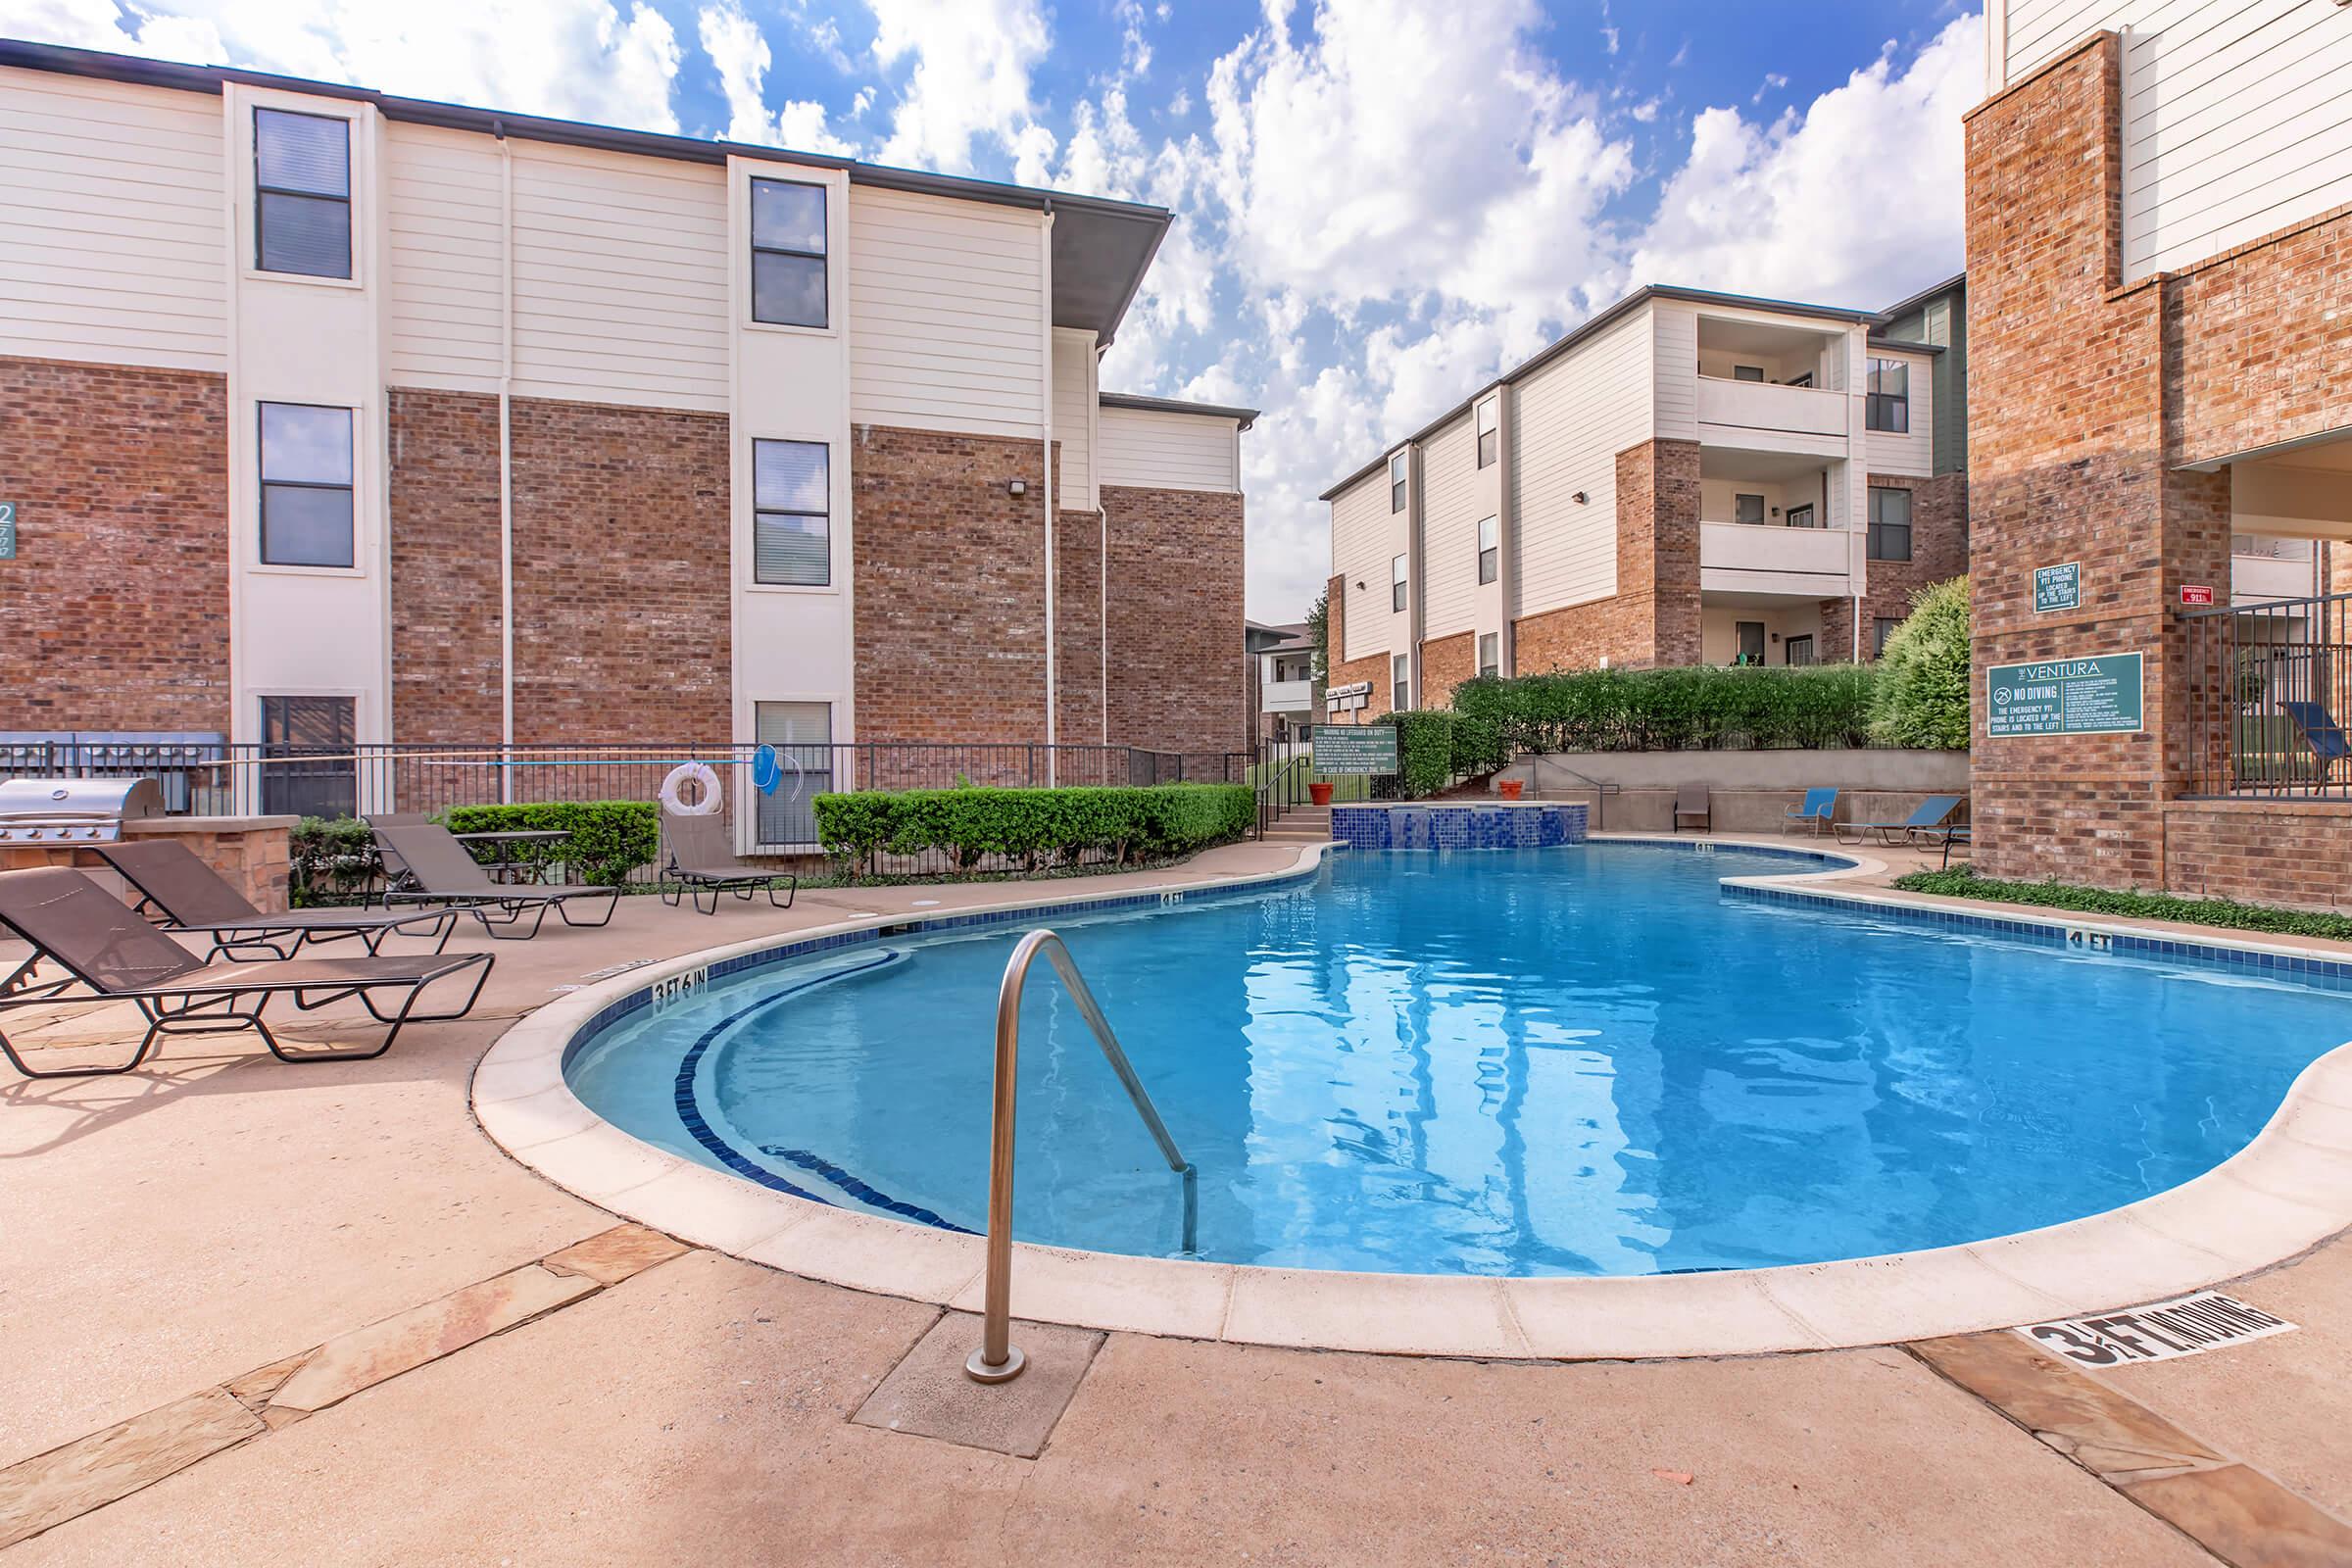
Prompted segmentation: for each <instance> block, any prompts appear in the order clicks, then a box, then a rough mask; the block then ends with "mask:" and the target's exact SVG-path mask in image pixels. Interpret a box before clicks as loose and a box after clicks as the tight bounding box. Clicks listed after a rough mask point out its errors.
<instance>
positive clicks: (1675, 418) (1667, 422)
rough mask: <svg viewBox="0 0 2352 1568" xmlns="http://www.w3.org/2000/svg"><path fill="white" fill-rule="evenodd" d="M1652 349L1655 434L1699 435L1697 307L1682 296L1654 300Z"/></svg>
mask: <svg viewBox="0 0 2352 1568" xmlns="http://www.w3.org/2000/svg"><path fill="white" fill-rule="evenodd" d="M1649 319H1650V343H1651V345H1652V347H1651V353H1652V355H1653V357H1654V359H1655V363H1656V377H1655V380H1656V386H1657V394H1656V395H1657V407H1658V434H1659V435H1661V436H1663V437H1666V438H1668V439H1670V440H1675V441H1695V440H1697V439H1698V311H1697V309H1696V308H1695V307H1693V306H1691V305H1689V304H1686V303H1684V302H1683V301H1681V300H1653V301H1651V302H1650V307H1649Z"/></svg>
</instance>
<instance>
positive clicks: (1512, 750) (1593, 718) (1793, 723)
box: [1453, 664, 1965, 772]
mask: <svg viewBox="0 0 2352 1568" xmlns="http://www.w3.org/2000/svg"><path fill="white" fill-rule="evenodd" d="M1876 678H1877V671H1876V669H1875V668H1874V667H1873V666H1871V665H1868V664H1811V665H1799V666H1796V667H1793V668H1790V667H1783V666H1774V667H1769V668H1767V667H1757V666H1747V667H1727V666H1724V665H1717V664H1696V665H1691V666H1687V667H1680V668H1672V669H1583V670H1571V671H1562V672H1555V673H1552V674H1548V675H1522V676H1519V677H1517V678H1515V679H1510V680H1504V679H1501V678H1498V677H1496V676H1492V675H1482V676H1480V677H1478V678H1477V679H1475V680H1467V681H1464V682H1462V683H1461V684H1460V685H1459V686H1456V687H1455V688H1454V689H1453V711H1454V714H1455V716H1456V718H1457V720H1467V721H1469V722H1470V723H1471V724H1473V725H1475V726H1476V728H1475V729H1474V730H1473V731H1472V736H1473V737H1474V738H1473V739H1472V740H1470V741H1469V742H1468V743H1467V744H1465V745H1464V746H1462V747H1461V755H1460V757H1459V760H1460V761H1461V762H1462V763H1464V764H1466V765H1463V766H1461V767H1460V768H1459V771H1462V772H1484V771H1488V770H1490V769H1491V768H1493V767H1498V766H1500V765H1501V764H1502V763H1503V762H1504V761H1507V760H1509V759H1510V758H1511V757H1513V756H1516V755H1518V754H1519V753H1522V752H1680V751H1723V750H1734V749H1743V748H1749V747H1759V748H1773V747H1808V748H1822V747H1843V746H1860V745H1864V744H1866V743H1867V742H1868V740H1869V738H1870V703H1871V691H1872V688H1873V685H1874V684H1875V681H1876ZM1964 684H1965V681H1964Z"/></svg>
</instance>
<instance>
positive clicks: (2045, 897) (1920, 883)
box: [1893, 865, 2352, 942]
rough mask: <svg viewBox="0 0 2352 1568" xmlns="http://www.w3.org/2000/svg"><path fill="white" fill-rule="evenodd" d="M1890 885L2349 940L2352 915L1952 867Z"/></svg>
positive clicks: (1919, 873)
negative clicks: (1999, 876) (2004, 878)
mask: <svg viewBox="0 0 2352 1568" xmlns="http://www.w3.org/2000/svg"><path fill="white" fill-rule="evenodd" d="M1893 885H1894V886H1896V887H1898V888H1900V889H1902V890H1903V891H1904V892H1906V893H1934V894H1940V895H1942V896H1943V897H1945V898H1951V899H1983V900H1985V901H1986V902H1987V903H1991V904H2027V905H2033V906H2035V907H2040V908H2044V909H2070V910H2073V911H2075V912H2077V913H2081V914H2116V915H2125V916H2128V917H2130V918H2132V919H2138V920H2179V921H2180V922H2181V923H2183V924H2186V925H2208V926H2218V927H2220V928H2222V929H2225V930H2229V931H2261V932H2266V933H2269V934H2272V935H2275V936H2290V937H2324V938H2327V939H2328V940H2330V941H2335V942H2352V915H2342V914H2315V913H2312V912H2310V911H2308V910H2304V909H2281V908H2278V907H2274V906H2271V905H2267V904H2239V903H2238V902H2236V901H2235V900H2234V899H2183V898H2180V897H2177V896H2175V895H2173V894H2170V893H2116V892H2111V891H2110V890H2108V889H2106V888H2085V887H2075V886H2072V885H2070V884H2068V883H2064V882H2001V881H1996V880H1994V879H1993V878H1990V877H1982V876H1979V875H1977V874H1976V871H1975V868H1974V867H1971V866H1966V865H1956V866H1953V867H1952V868H1950V869H1949V870H1945V871H1914V872H1912V873H1911V874H1910V875H1908V876H1898V877H1896V878H1895V879H1894V884H1893Z"/></svg>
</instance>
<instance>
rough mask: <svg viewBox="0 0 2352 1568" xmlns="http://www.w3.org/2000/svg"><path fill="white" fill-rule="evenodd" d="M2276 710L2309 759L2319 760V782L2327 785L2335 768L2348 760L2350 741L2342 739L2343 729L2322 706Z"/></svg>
mask: <svg viewBox="0 0 2352 1568" xmlns="http://www.w3.org/2000/svg"><path fill="white" fill-rule="evenodd" d="M2278 707H2279V709H2280V711H2283V712H2284V713H2285V714H2286V716H2287V720H2288V722H2290V723H2292V724H2293V725H2294V726H2295V733H2296V734H2297V735H2299V736H2301V737H2302V739H2303V744H2304V745H2306V746H2308V747H2310V748H2311V755H2312V756H2313V757H2314V758H2316V759H2317V760H2319V764H2320V782H2321V783H2322V784H2325V783H2327V780H2328V778H2329V777H2330V776H2331V775H2332V774H2333V773H2334V772H2335V764H2336V763H2338V762H2340V761H2343V760H2345V759H2346V758H2352V738H2347V737H2346V736H2345V734H2344V727H2343V726H2342V725H2341V724H2338V723H2337V722H2336V721H2335V715H2334V714H2332V713H2330V712H2328V711H2327V704H2325V703H2280V704H2279V705H2278Z"/></svg>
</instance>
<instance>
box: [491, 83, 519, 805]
mask: <svg viewBox="0 0 2352 1568" xmlns="http://www.w3.org/2000/svg"><path fill="white" fill-rule="evenodd" d="M492 129H493V130H494V131H495V132H496V133H497V136H498V177H499V195H498V199H499V228H498V256H499V273H500V277H499V307H498V333H499V345H498V639H499V647H498V684H499V711H498V747H499V762H500V764H501V765H500V767H499V770H498V798H499V800H500V801H501V802H505V803H510V804H511V803H512V801H513V798H514V793H515V769H514V767H513V765H512V764H513V762H514V747H515V148H514V145H513V144H512V143H511V142H509V141H508V140H507V127H506V126H505V124H504V123H499V122H495V121H494V122H492Z"/></svg>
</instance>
